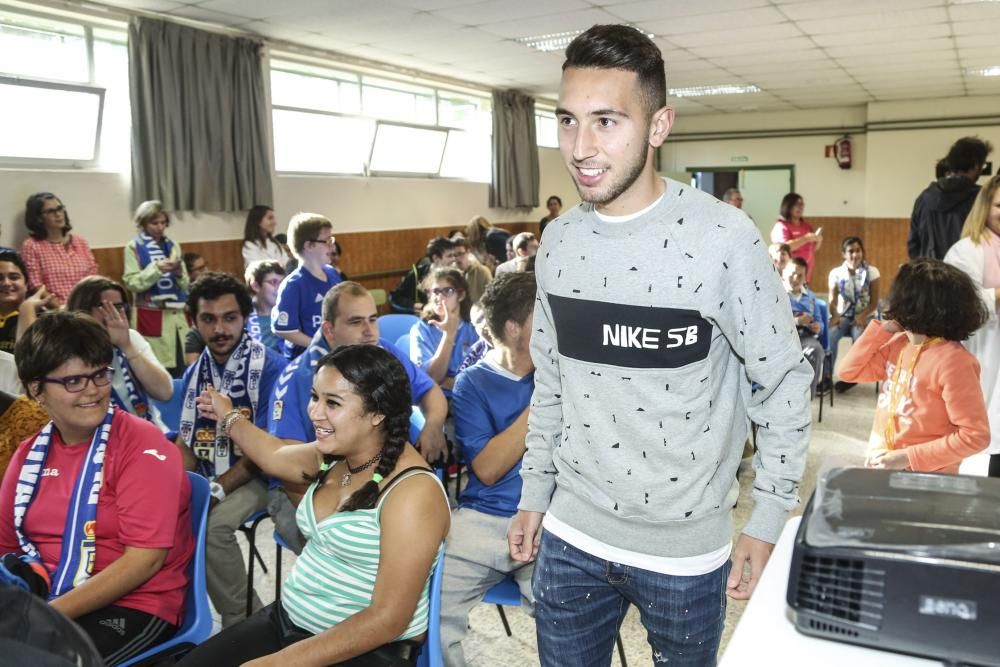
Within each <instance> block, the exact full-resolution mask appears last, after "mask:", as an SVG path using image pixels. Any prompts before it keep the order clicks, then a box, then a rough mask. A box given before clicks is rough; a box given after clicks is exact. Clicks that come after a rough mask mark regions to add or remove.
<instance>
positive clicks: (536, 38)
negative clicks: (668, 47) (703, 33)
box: [514, 24, 655, 53]
mask: <svg viewBox="0 0 1000 667" xmlns="http://www.w3.org/2000/svg"><path fill="white" fill-rule="evenodd" d="M625 25H628V24H625ZM583 32H584V31H583V30H571V31H569V32H553V33H550V34H548V35H532V36H530V37H518V38H516V39H515V40H514V41H515V42H517V43H518V44H524V45H525V46H527V47H528V48H529V49H537V50H538V51H542V52H546V53H547V52H549V51H562V50H563V49H565V48H566V47H567V46H569V43H570V42H572V41H573V40H574V39H575V38H576V36H577V35H580V34H582V33H583ZM643 34H644V35H646V37H649V38H650V39H653V37H655V35H653V34H652V33H648V32H645V31H643Z"/></svg>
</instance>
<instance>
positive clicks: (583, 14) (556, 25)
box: [480, 9, 615, 38]
mask: <svg viewBox="0 0 1000 667" xmlns="http://www.w3.org/2000/svg"><path fill="white" fill-rule="evenodd" d="M605 23H615V17H613V16H611V15H610V14H608V13H607V12H605V11H603V10H600V9H584V10H580V11H576V12H567V13H563V14H549V15H547V16H538V17H535V18H531V19H526V20H525V19H519V20H516V21H504V22H502V23H490V24H488V25H482V26H480V29H481V30H484V31H486V32H488V33H491V34H494V35H499V36H500V37H510V38H517V37H530V36H533V35H551V34H554V33H559V32H572V31H574V30H586V29H587V28H589V27H590V26H592V25H597V24H605Z"/></svg>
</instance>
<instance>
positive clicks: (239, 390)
mask: <svg viewBox="0 0 1000 667" xmlns="http://www.w3.org/2000/svg"><path fill="white" fill-rule="evenodd" d="M266 358H267V348H265V347H264V346H263V345H262V344H261V343H259V342H257V341H255V340H253V339H252V338H250V336H248V335H246V334H244V335H243V337H242V338H241V339H240V342H239V344H237V346H236V347H235V348H234V349H233V351H232V353H231V354H230V355H229V359H227V360H226V365H225V368H223V369H222V375H221V377H220V375H219V369H218V368H217V366H216V363H215V361H214V360H213V359H212V353H211V352H209V350H208V348H207V347H206V348H205V349H204V350H202V352H201V356H199V357H198V361H196V362H195V367H194V370H192V371H191V380H190V381H189V382H188V386H187V388H186V390H185V393H184V403H183V405H182V407H181V428H180V434H181V440H182V441H183V442H184V444H186V445H187V446H188V447H190V448H191V451H192V452H194V455H195V456H196V457H197V458H198V459H199V461H200V465H199V472H201V473H202V474H203V475H205V476H206V477H209V478H215V477H218V476H219V475H221V474H223V473H224V472H226V471H227V470H229V468H230V467H231V466H232V465H233V464H234V463H236V461H237V459H239V458H240V457H241V456H242V455H243V454H242V452H239V451H237V448H236V447H232V446H231V442H230V440H229V438H228V437H227V436H226V434H225V433H223V432H222V425H221V424H219V423H218V422H213V421H210V420H208V419H206V418H204V417H202V416H201V415H199V414H198V409H197V399H198V396H199V395H200V394H201V392H202V391H203V390H204V389H205V388H206V387H208V386H209V385H211V386H213V387H215V389H216V390H217V391H218V392H219V393H220V394H223V395H224V396H228V397H229V398H230V400H232V402H233V407H236V408H239V410H240V411H241V412H242V413H243V414H244V415H245V416H246V417H247V419H249V420H251V421H253V419H254V416H255V415H256V414H257V406H258V399H259V397H260V382H261V376H262V375H263V373H264V361H265V359H266ZM219 417H220V418H221V417H222V415H219Z"/></svg>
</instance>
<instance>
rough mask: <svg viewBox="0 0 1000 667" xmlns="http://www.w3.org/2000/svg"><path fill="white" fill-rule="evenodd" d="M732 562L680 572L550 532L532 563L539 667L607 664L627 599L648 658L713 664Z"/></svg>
mask: <svg viewBox="0 0 1000 667" xmlns="http://www.w3.org/2000/svg"><path fill="white" fill-rule="evenodd" d="M730 567H731V563H730V562H729V561H726V564H725V565H723V566H722V567H720V568H719V569H717V570H715V571H714V572H709V573H708V574H704V575H700V576H694V577H678V576H671V575H667V574H658V573H656V572H650V571H648V570H642V569H639V568H636V567H630V566H627V565H620V564H618V563H612V562H610V561H606V560H602V559H600V558H596V557H594V556H591V555H590V554H588V553H586V552H584V551H581V550H580V549H577V548H576V547H574V546H573V545H571V544H568V543H567V542H564V541H563V540H561V539H559V538H558V537H556V536H555V535H553V534H552V533H549V532H543V533H542V543H541V547H540V549H539V552H538V562H537V563H536V564H535V574H534V578H533V581H532V588H533V589H534V594H535V628H536V632H537V633H538V655H539V658H540V659H541V664H542V667H556V666H559V667H562V666H563V665H574V667H576V666H579V667H589V666H595V667H596V666H603V665H610V664H611V654H612V651H613V649H614V645H615V637H616V636H617V634H618V629H619V627H621V624H622V620H623V619H624V618H625V612H627V611H628V607H629V605H630V604H634V605H635V606H636V607H637V608H638V609H639V617H640V619H641V621H642V625H643V627H645V628H646V633H647V634H646V638H647V639H648V640H649V645H650V647H651V648H652V650H653V663H654V664H660V663H667V664H670V665H690V666H695V665H698V666H701V665H715V659H716V653H717V652H718V650H719V640H720V638H721V637H722V627H723V625H724V623H725V620H726V579H727V578H728V577H729V569H730Z"/></svg>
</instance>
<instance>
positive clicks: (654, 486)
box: [508, 26, 812, 665]
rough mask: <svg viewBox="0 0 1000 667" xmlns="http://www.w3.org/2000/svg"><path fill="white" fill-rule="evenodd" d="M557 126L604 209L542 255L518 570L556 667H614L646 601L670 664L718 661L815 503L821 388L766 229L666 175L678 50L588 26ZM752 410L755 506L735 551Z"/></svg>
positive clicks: (547, 239) (516, 524)
mask: <svg viewBox="0 0 1000 667" xmlns="http://www.w3.org/2000/svg"><path fill="white" fill-rule="evenodd" d="M556 117H557V119H558V124H559V147H560V151H561V152H562V156H563V159H564V160H565V161H566V164H567V167H568V169H569V172H570V175H571V177H572V178H573V180H574V182H575V184H576V187H577V190H578V192H579V193H580V198H581V199H582V200H583V202H584V204H583V205H581V206H578V207H576V208H575V209H573V210H572V211H570V212H568V213H565V214H564V215H562V216H561V217H560V218H559V219H558V220H557V221H556V222H554V223H552V224H550V225H549V226H548V227H547V228H546V230H545V235H544V237H543V239H542V245H541V248H540V250H539V253H538V257H537V262H538V263H537V265H536V275H537V279H538V301H537V303H536V307H535V317H534V325H533V329H534V330H533V332H532V340H531V352H532V357H533V358H534V362H535V367H536V371H535V392H534V395H533V397H532V402H531V412H530V417H529V422H528V424H529V431H528V437H527V452H526V453H525V455H524V460H523V462H522V465H521V477H522V480H523V487H522V491H521V502H520V503H519V505H518V508H519V512H518V514H517V515H516V516H515V518H514V520H513V522H512V524H511V528H510V530H509V533H508V540H509V544H510V550H511V555H512V557H514V558H515V559H517V560H521V561H528V560H531V559H532V558H534V557H536V556H537V558H538V562H537V564H536V567H535V579H534V592H535V600H536V615H537V622H536V628H537V632H538V649H539V655H540V657H541V663H542V665H570V664H572V665H608V664H610V661H611V652H612V648H613V646H614V641H615V634H616V632H617V630H618V626H619V624H620V623H621V621H622V619H623V618H624V616H625V612H626V611H627V609H628V606H629V604H634V605H636V607H638V609H639V612H640V616H641V620H642V623H643V625H644V626H645V627H646V629H647V631H648V636H649V641H650V644H651V645H652V650H653V656H654V660H655V661H656V662H657V663H659V662H668V661H669V662H670V663H671V664H674V663H677V664H685V665H712V664H715V656H716V652H717V650H718V645H719V638H720V635H721V633H722V626H723V622H724V619H725V594H726V593H727V592H728V594H729V595H730V597H733V598H739V599H745V598H747V597H749V596H750V594H751V593H752V592H753V588H754V586H755V584H756V582H757V581H758V578H759V576H760V573H761V571H762V569H763V567H764V564H765V563H766V562H767V559H768V557H769V556H770V553H771V549H772V548H773V544H774V542H775V541H776V540H777V537H778V534H779V533H780V531H781V528H782V526H783V525H784V522H785V518H786V516H787V513H788V511H789V510H790V509H791V508H792V507H794V506H795V505H796V503H797V502H798V482H799V478H800V476H801V475H802V472H803V468H804V466H805V451H806V447H807V445H808V438H809V417H810V415H809V383H810V379H811V376H812V373H811V370H810V367H809V365H808V364H807V363H805V361H804V360H803V357H802V348H801V347H800V346H799V341H798V336H797V335H796V332H795V325H794V323H793V321H792V317H791V312H790V310H789V308H788V305H787V303H788V302H787V297H786V296H785V294H784V290H783V289H782V287H781V283H780V282H779V280H778V278H777V276H776V274H775V272H774V269H773V268H772V266H771V261H770V259H769V257H768V255H767V252H766V247H767V246H766V245H765V244H764V242H763V241H762V240H761V238H760V234H759V232H758V231H757V229H756V227H755V226H754V225H753V223H751V221H750V220H749V219H748V218H747V217H746V215H745V214H743V213H741V212H740V211H738V210H736V209H734V208H733V207H731V206H725V205H723V204H722V202H720V201H718V200H717V199H715V198H713V197H711V196H709V195H707V194H705V193H703V192H699V191H698V190H695V189H693V188H691V187H689V186H687V185H685V184H682V183H679V182H676V181H672V180H669V179H663V178H660V177H658V176H657V174H656V172H655V170H654V166H653V162H654V159H653V158H654V153H655V151H656V150H657V149H658V148H659V147H660V146H661V145H662V144H663V142H664V141H665V140H666V137H667V134H668V133H669V131H670V126H671V124H672V122H673V110H672V109H670V108H669V107H667V106H666V81H665V76H664V65H663V59H662V57H661V55H660V52H659V49H658V48H657V47H656V46H655V45H654V44H653V43H652V42H651V41H650V40H649V39H648V38H647V37H646V36H645V35H643V34H642V33H641V32H639V31H638V30H635V29H634V28H630V27H626V26H594V27H593V28H591V29H590V30H588V31H586V32H585V33H583V34H582V35H580V36H579V37H577V38H576V39H575V40H573V43H572V44H570V46H569V48H568V49H567V50H566V62H565V63H564V64H563V75H562V82H561V85H560V90H559V105H558V108H557V109H556ZM751 382H756V383H757V384H758V385H760V386H761V387H762V388H761V389H759V390H758V391H757V392H755V393H753V394H752V395H751ZM748 416H749V418H750V419H752V420H753V421H754V422H756V423H758V424H760V425H761V429H760V434H759V451H758V453H757V455H756V456H755V459H754V468H755V471H756V482H755V484H754V488H755V491H754V510H753V513H752V515H751V518H750V520H749V522H748V523H747V525H746V526H745V527H744V529H743V534H742V535H741V536H740V538H739V540H738V541H737V543H736V546H735V549H733V548H732V544H731V537H732V531H733V527H732V507H733V504H734V502H735V501H736V498H737V496H738V494H739V486H738V484H737V482H736V469H737V467H738V466H739V463H740V457H741V454H742V452H743V444H744V441H745V438H746V436H747V433H748V432H749V427H748V426H749V425H748V419H747V418H748ZM543 517H544V531H543V530H542V527H543V525H542V519H543ZM730 552H731V553H732V564H733V567H732V573H730V565H731V564H730ZM745 566H748V567H747V568H746V569H745Z"/></svg>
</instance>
